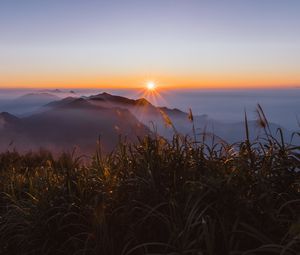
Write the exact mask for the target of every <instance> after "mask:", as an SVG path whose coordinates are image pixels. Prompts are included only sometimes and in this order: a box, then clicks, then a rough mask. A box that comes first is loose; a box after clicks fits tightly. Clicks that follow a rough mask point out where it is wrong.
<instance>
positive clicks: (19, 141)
mask: <svg viewBox="0 0 300 255" xmlns="http://www.w3.org/2000/svg"><path fill="white" fill-rule="evenodd" d="M63 101H66V100H63ZM4 117H5V118H7V117H8V118H9V119H14V118H15V119H16V120H18V122H17V123H15V124H14V123H13V122H12V121H11V123H10V125H9V126H8V125H3V128H2V129H1V130H0V138H1V141H2V144H1V149H2V150H5V149H7V145H8V144H12V141H13V145H11V146H13V147H14V148H16V149H18V150H20V151H27V150H37V149H39V148H45V149H48V150H51V151H53V152H54V153H55V152H61V151H70V150H72V149H73V148H74V147H75V146H77V147H78V148H79V151H80V152H82V153H94V152H95V149H96V144H97V139H98V137H100V139H101V144H102V146H103V149H104V150H106V151H110V150H112V149H113V148H114V147H115V145H116V144H117V142H118V139H119V135H120V134H122V135H123V136H126V137H127V139H128V141H134V140H136V139H137V137H138V136H139V137H142V136H145V135H146V134H149V133H150V131H149V129H148V128H147V127H146V126H144V125H143V124H141V123H140V122H139V121H138V120H137V119H136V118H135V117H134V116H133V115H132V114H131V113H130V112H129V111H128V110H126V109H118V108H114V109H112V108H103V107H99V106H95V105H92V104H90V103H89V102H88V101H87V100H85V99H82V98H81V99H74V100H73V101H71V102H67V103H66V104H59V105H55V107H53V108H52V109H49V110H46V111H44V112H42V113H37V114H33V115H31V116H28V117H24V118H20V119H19V118H16V117H13V116H12V115H9V116H6V115H4ZM4 117H3V118H4ZM0 121H1V116H0Z"/></svg>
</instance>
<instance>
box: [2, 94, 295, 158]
mask: <svg viewBox="0 0 300 255" xmlns="http://www.w3.org/2000/svg"><path fill="white" fill-rule="evenodd" d="M44 96H45V98H49V99H50V98H51V99H54V98H55V97H51V96H50V97H49V96H48V95H47V94H46V95H44ZM35 97H36V95H27V96H26V97H25V99H27V98H31V99H33V98H35ZM23 99H24V97H23ZM55 99H56V98H55ZM41 109H42V110H41V111H40V112H35V113H34V114H30V115H29V116H27V117H24V116H23V117H21V118H17V117H15V116H13V115H11V114H9V113H1V114H0V139H1V145H0V146H1V147H0V149H1V150H5V149H7V148H8V145H9V146H10V147H15V148H17V149H19V150H21V151H25V150H29V149H33V150H35V149H38V148H41V147H42V148H46V149H49V150H51V151H53V152H61V151H65V150H71V149H72V148H73V147H74V146H78V147H79V148H80V151H81V152H83V153H93V152H94V151H95V148H96V141H97V139H98V137H99V136H100V139H101V143H102V145H103V146H104V149H105V150H106V151H109V150H111V149H113V148H114V146H115V145H116V144H117V141H118V139H119V136H120V135H122V136H126V137H127V139H128V140H129V141H135V140H136V139H137V137H143V136H145V135H147V134H151V133H152V132H157V133H158V134H159V135H161V136H164V137H165V138H167V139H170V138H171V137H172V136H173V135H174V133H175V132H178V133H181V134H183V135H190V136H194V134H193V126H194V130H195V131H196V137H197V139H198V140H201V139H202V137H203V134H205V141H206V142H212V141H213V140H215V141H217V140H218V139H221V140H225V141H227V142H229V143H234V142H239V141H242V140H244V139H245V124H244V123H243V122H231V123H229V122H222V121H218V120H214V119H211V118H209V116H207V115H205V114H203V115H198V116H193V122H191V121H190V120H189V118H188V113H186V112H183V111H181V110H179V109H176V108H175V109H170V108H167V107H156V106H154V105H153V104H151V103H150V102H149V101H147V100H146V99H144V98H141V99H137V100H134V99H129V98H126V97H120V96H114V95H111V94H108V93H101V94H98V95H93V96H90V97H81V98H78V97H67V98H64V99H62V100H54V101H51V102H48V103H47V104H45V105H44V106H43V107H42V108H41ZM248 126H249V131H250V137H251V139H255V138H256V137H257V136H259V135H262V136H263V135H264V133H263V129H262V128H260V127H259V125H258V124H257V122H256V121H249V123H248ZM278 128H280V126H278V125H276V124H274V123H270V129H271V131H272V133H273V134H274V135H276V131H277V129H278ZM284 133H285V137H286V138H287V139H288V138H290V137H291V132H289V131H287V130H285V132H284ZM287 141H288V140H287Z"/></svg>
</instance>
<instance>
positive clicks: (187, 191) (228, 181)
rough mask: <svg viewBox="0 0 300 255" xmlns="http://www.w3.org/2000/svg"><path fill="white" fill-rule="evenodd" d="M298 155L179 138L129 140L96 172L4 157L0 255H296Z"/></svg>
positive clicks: (46, 157)
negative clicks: (169, 139)
mask: <svg viewBox="0 0 300 255" xmlns="http://www.w3.org/2000/svg"><path fill="white" fill-rule="evenodd" d="M110 113H111V112H110ZM51 114H52V113H51ZM126 117H128V116H126ZM35 118H37V117H35ZM39 118H40V117H39ZM60 121H61V119H58V121H57V122H60ZM65 135H67V134H65ZM84 135H87V134H84ZM299 149H300V148H299V147H293V146H290V145H289V144H287V143H284V141H283V143H282V142H281V141H280V140H275V139H274V138H272V137H269V138H268V140H263V139H262V140H261V141H260V142H259V144H251V143H249V141H248V140H246V141H244V142H240V143H239V144H238V146H229V145H225V144H215V145H208V144H205V143H197V144H195V143H194V142H193V140H192V139H186V138H183V137H180V136H177V137H174V138H173V140H172V141H170V142H169V141H167V140H164V139H162V138H158V137H145V138H144V139H141V140H140V141H138V142H137V143H135V144H134V145H133V144H128V143H126V142H124V140H123V141H120V143H119V144H118V146H117V147H116V150H115V151H114V152H113V153H112V154H110V155H103V154H102V153H101V150H98V151H97V152H96V153H95V154H94V157H93V158H92V161H91V162H90V163H89V164H82V163H81V160H82V159H81V158H77V157H74V155H71V154H62V155H60V156H59V157H56V159H54V157H53V156H52V155H51V154H49V153H47V152H40V153H36V154H32V153H29V154H26V155H19V154H18V153H16V152H7V153H2V154H0V165H1V169H0V179H1V182H0V230H1V231H0V254H7V255H10V254H11V255H14V254H49V255H57V254H59V255H69V254H70V255H71V254H72V255H73V254H81V255H83V254H108V255H119V254H127V255H143V254H145V255H146V254H148V255H149V254H191V255H198V254H205V255H206V254H207V255H209V254H218V255H219V254H220V255H223V254H267V255H276V254H277V255H281V254H285V255H298V254H299V250H300V239H299V237H300V227H299V220H300V218H299V212H300V203H299V201H300V186H299V184H300V182H299V181H300V172H299V170H300V154H299Z"/></svg>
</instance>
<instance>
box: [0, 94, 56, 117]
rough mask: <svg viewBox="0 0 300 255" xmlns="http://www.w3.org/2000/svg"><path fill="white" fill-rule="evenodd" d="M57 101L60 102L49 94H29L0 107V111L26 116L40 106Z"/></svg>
mask: <svg viewBox="0 0 300 255" xmlns="http://www.w3.org/2000/svg"><path fill="white" fill-rule="evenodd" d="M58 100H61V98H60V97H58V96H55V95H52V94H50V93H46V92H43V93H30V94H25V95H23V96H20V97H18V98H15V99H12V100H10V101H9V102H6V103H5V104H2V105H0V111H6V112H10V113H13V114H16V115H24V114H27V115H28V114H30V113H32V112H34V111H37V110H38V109H39V108H40V107H41V106H43V105H45V104H48V103H49V102H53V101H58Z"/></svg>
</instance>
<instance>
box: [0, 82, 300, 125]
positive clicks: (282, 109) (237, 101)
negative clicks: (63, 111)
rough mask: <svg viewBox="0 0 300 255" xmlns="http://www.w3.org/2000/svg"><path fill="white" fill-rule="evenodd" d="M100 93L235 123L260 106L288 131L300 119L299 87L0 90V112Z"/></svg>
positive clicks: (251, 116)
mask: <svg viewBox="0 0 300 255" xmlns="http://www.w3.org/2000/svg"><path fill="white" fill-rule="evenodd" d="M103 91H106V92H108V93H112V94H116V95H121V96H126V97H129V98H133V99H137V98H139V97H142V96H144V97H146V98H147V99H148V100H149V101H151V102H152V103H153V104H155V105H156V106H167V107H170V108H179V109H180V110H183V111H188V109H189V108H191V109H192V110H193V113H194V115H201V114H207V115H208V116H209V117H210V118H213V119H217V120H221V121H228V122H236V121H242V120H243V116H244V110H246V111H247V114H248V118H249V119H252V120H254V119H256V117H257V116H256V112H255V109H256V106H257V104H258V103H259V104H260V105H261V106H262V107H263V109H264V111H265V114H266V115H267V117H268V119H269V121H271V122H274V123H277V124H279V125H281V126H282V127H284V128H286V129H289V130H298V129H299V125H298V122H297V118H299V119H300V88H294V89H276V90H271V89H255V90H254V89H243V90H242V89H239V90H183V89H177V90H163V91H159V94H160V96H159V97H156V98H155V99H153V97H151V96H147V94H144V93H143V91H139V90H131V89H123V90H116V89H97V90H96V89H93V90H91V89H74V90H27V89H22V90H9V89H6V90H4V89H2V90H0V111H3V110H5V108H3V105H5V103H6V102H7V101H9V100H12V99H15V98H17V97H19V96H21V95H24V94H27V93H33V92H47V93H50V94H53V95H55V96H58V97H60V98H64V97H67V96H78V97H80V96H89V95H92V94H98V93H101V92H103Z"/></svg>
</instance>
